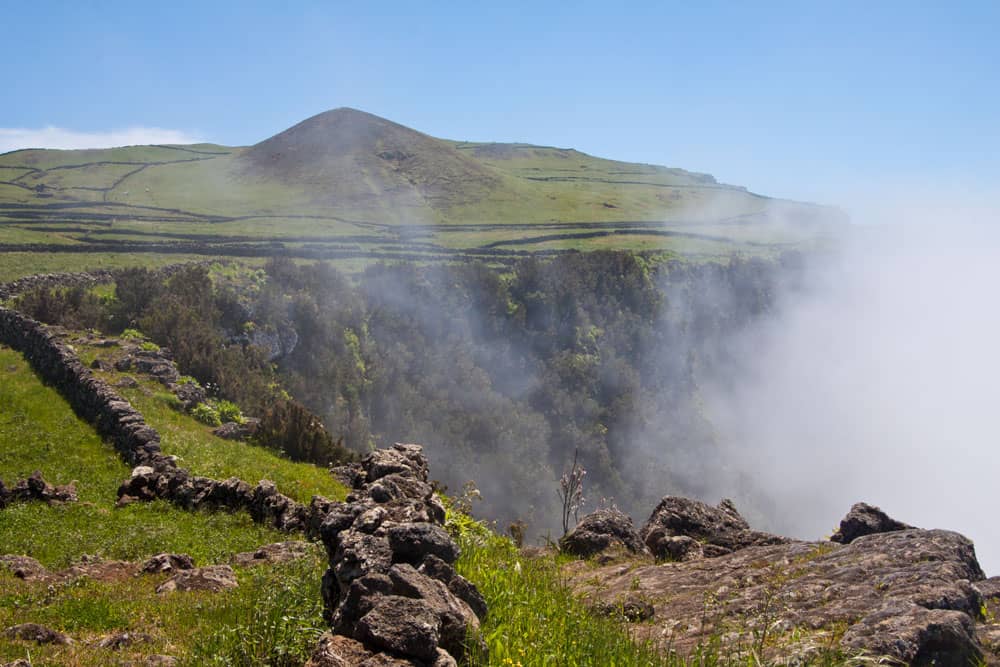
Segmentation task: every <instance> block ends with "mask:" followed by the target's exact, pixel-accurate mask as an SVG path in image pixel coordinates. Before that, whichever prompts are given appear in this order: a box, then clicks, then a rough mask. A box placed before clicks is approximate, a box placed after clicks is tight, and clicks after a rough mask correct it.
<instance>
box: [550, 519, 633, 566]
mask: <svg viewBox="0 0 1000 667" xmlns="http://www.w3.org/2000/svg"><path fill="white" fill-rule="evenodd" d="M613 546H618V547H619V548H621V549H624V550H626V551H628V552H630V553H633V554H639V553H643V552H644V551H645V545H644V544H643V542H642V538H641V537H639V532H638V531H637V530H636V529H635V525H634V524H633V523H632V517H630V516H629V515H627V514H625V513H624V512H622V511H620V510H617V509H600V510H597V511H596V512H591V513H590V514H588V515H587V516H585V517H583V519H581V520H580V523H578V524H577V525H576V527H575V528H573V530H571V531H570V532H568V533H567V534H566V535H564V536H563V538H562V539H560V540H559V548H560V549H561V550H562V551H564V552H566V553H569V554H573V555H574V556H580V557H581V558H589V557H591V556H594V555H596V554H599V553H601V552H603V551H606V550H607V549H610V548H612V547H613Z"/></svg>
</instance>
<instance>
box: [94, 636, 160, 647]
mask: <svg viewBox="0 0 1000 667" xmlns="http://www.w3.org/2000/svg"><path fill="white" fill-rule="evenodd" d="M152 641H153V638H152V637H151V636H150V635H147V634H145V633H142V632H116V633H114V634H112V635H108V636H107V637H105V638H104V639H101V640H100V641H98V642H97V646H98V647H100V648H106V649H111V650H112V651H118V650H121V649H123V648H128V647H130V646H134V645H135V644H148V643H150V642H152Z"/></svg>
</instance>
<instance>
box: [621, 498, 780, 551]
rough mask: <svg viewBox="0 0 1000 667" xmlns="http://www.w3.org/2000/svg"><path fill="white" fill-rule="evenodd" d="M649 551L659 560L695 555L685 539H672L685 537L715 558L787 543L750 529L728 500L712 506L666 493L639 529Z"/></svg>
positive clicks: (775, 536) (693, 549)
mask: <svg viewBox="0 0 1000 667" xmlns="http://www.w3.org/2000/svg"><path fill="white" fill-rule="evenodd" d="M640 536H641V537H642V540H643V542H644V543H645V544H646V546H647V547H648V548H649V550H650V551H651V552H652V554H653V555H654V556H655V557H656V558H659V559H661V560H675V559H677V555H678V554H681V560H691V559H692V558H695V557H697V554H698V550H697V549H696V548H695V547H694V546H693V545H692V544H691V543H690V542H688V541H686V540H685V541H682V542H678V541H677V540H673V539H672V538H676V537H688V538H692V539H693V540H696V541H697V542H698V543H699V544H700V546H701V555H703V556H705V557H717V556H722V555H725V554H729V553H732V552H734V551H739V550H740V549H746V548H747V547H754V546H763V545H768V544H786V543H788V542H791V541H792V540H789V539H788V538H785V537H779V536H778V535H771V534H770V533H764V532H761V531H757V530H752V529H751V528H750V525H749V524H748V523H747V522H746V519H744V518H743V517H742V516H740V513H739V512H738V511H737V510H736V506H735V505H733V503H732V501H731V500H723V501H722V502H721V503H719V505H718V507H712V506H711V505H707V504H705V503H703V502H701V501H700V500H692V499H690V498H681V497H678V496H667V497H665V498H663V500H661V501H660V503H659V504H658V505H657V506H656V509H654V510H653V513H652V514H651V515H650V517H649V520H648V521H646V524H645V525H644V526H643V527H642V531H641V532H640Z"/></svg>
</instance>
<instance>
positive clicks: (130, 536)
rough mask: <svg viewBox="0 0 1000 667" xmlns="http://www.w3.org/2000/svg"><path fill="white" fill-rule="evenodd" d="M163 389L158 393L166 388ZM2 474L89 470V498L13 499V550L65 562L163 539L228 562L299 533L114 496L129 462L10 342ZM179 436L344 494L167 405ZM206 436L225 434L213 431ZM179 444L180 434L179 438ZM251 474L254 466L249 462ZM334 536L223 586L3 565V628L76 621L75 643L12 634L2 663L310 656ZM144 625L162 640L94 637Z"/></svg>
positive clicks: (121, 553)
mask: <svg viewBox="0 0 1000 667" xmlns="http://www.w3.org/2000/svg"><path fill="white" fill-rule="evenodd" d="M153 400H154V401H155V399H153ZM0 406H2V410H0V442H2V443H3V447H2V448H0V478H3V479H4V480H5V481H7V482H8V483H9V482H13V480H14V479H15V478H18V477H24V476H26V475H28V474H30V473H31V472H33V471H34V470H40V471H41V472H42V474H43V476H44V477H45V479H46V480H47V481H49V482H51V483H54V484H65V483H68V482H71V481H76V483H77V491H78V494H79V497H80V499H79V502H75V503H67V504H65V505H59V506H49V505H46V504H43V503H24V504H20V503H19V504H15V505H12V506H10V507H8V508H6V509H4V510H0V545H2V546H0V553H12V554H23V555H28V556H32V557H34V558H37V559H38V560H40V561H41V562H42V563H43V564H44V565H46V566H47V567H49V568H52V569H61V568H65V567H67V566H68V565H70V564H72V563H73V562H75V561H77V560H78V559H79V558H80V557H81V556H82V555H84V554H86V555H91V556H100V557H103V558H106V559H124V560H132V561H139V560H142V559H144V558H146V557H149V556H151V555H154V554H157V553H161V552H163V551H172V552H178V553H187V554H189V555H191V556H192V557H193V558H194V559H195V564H196V565H208V564H212V563H225V562H228V561H229V560H230V559H231V557H232V555H233V554H234V553H237V552H243V551H252V550H254V549H256V548H257V547H259V546H260V545H262V544H267V543H270V542H275V541H280V540H286V539H294V536H289V535H287V534H285V533H279V532H277V531H274V530H271V529H268V528H264V527H261V526H258V525H255V524H253V522H252V521H251V520H250V518H249V516H248V515H247V514H246V513H238V514H228V513H225V512H218V513H208V512H187V511H184V510H181V509H179V508H176V507H174V506H172V505H170V504H168V503H165V502H154V503H133V504H131V505H128V506H126V507H123V508H115V507H114V503H115V500H116V493H115V492H116V490H117V488H118V485H119V483H120V482H121V481H122V480H123V479H125V478H126V477H127V476H128V474H129V468H128V467H127V466H126V465H124V464H123V463H122V462H121V461H120V460H119V458H118V456H117V454H116V453H115V451H114V450H113V448H112V447H111V446H110V445H108V444H106V443H104V442H102V441H101V439H100V438H99V437H98V436H97V435H96V434H95V433H94V431H93V429H92V427H91V426H90V425H89V424H86V423H85V422H83V421H82V420H80V419H78V418H77V417H76V416H75V415H74V414H73V413H72V411H71V409H70V407H69V405H68V404H67V403H66V402H65V401H64V400H63V399H62V397H61V396H60V395H59V394H58V393H57V392H56V391H55V390H54V389H52V388H51V387H48V386H45V385H44V384H43V383H42V382H41V381H39V380H38V378H37V377H36V376H35V375H34V373H33V372H32V371H31V369H30V367H29V366H28V364H27V362H26V361H25V360H24V358H23V357H22V356H21V355H20V354H18V353H16V352H14V351H13V350H10V349H8V348H5V347H0ZM164 417H165V420H164V422H163V423H164V425H165V426H166V427H167V429H168V431H169V432H170V434H171V435H170V437H171V438H172V439H174V440H175V441H176V440H183V441H184V443H185V444H184V446H187V447H188V448H189V449H190V453H189V456H190V458H191V459H192V460H194V461H195V462H198V461H200V460H201V457H212V456H216V455H218V454H219V452H220V451H221V449H223V448H225V447H228V448H229V449H230V450H232V453H225V454H224V456H223V458H224V459H225V462H224V464H222V465H221V466H220V469H221V470H224V471H227V472H228V471H230V470H231V471H233V472H236V473H245V472H246V471H247V470H250V471H258V472H259V471H264V470H268V471H270V472H275V473H277V474H273V475H271V477H272V478H278V479H279V488H281V485H282V484H284V485H285V486H286V487H288V488H290V489H292V490H293V491H295V492H297V493H298V494H299V495H305V494H306V493H307V492H309V491H312V490H317V491H323V492H325V493H327V494H328V495H332V496H338V497H342V496H343V489H342V488H341V487H340V485H339V484H337V483H336V482H333V481H332V479H331V478H330V476H329V474H328V473H326V471H324V470H320V469H319V468H315V467H314V466H302V465H300V464H292V463H289V462H287V461H282V460H276V457H274V456H273V454H271V453H270V452H266V451H264V450H260V449H259V448H255V447H249V446H247V445H242V444H239V443H224V442H223V441H219V442H211V443H210V444H207V445H205V444H203V443H202V444H200V443H199V442H197V441H198V439H199V438H203V436H204V433H203V431H202V430H201V428H200V426H199V425H197V424H196V423H194V422H193V420H191V419H190V418H189V417H184V416H181V415H169V414H165V415H164ZM203 439H205V440H214V439H211V438H203ZM179 446H180V444H179ZM241 476H245V475H241ZM321 551H322V550H320V549H316V551H315V553H314V555H313V556H311V557H308V558H306V559H303V560H302V561H299V562H296V563H291V564H284V565H275V566H261V567H257V568H253V569H248V570H237V576H238V580H239V583H240V586H239V588H237V589H234V590H232V591H227V592H224V593H174V594H169V595H157V594H156V593H155V588H156V586H157V585H158V584H159V583H160V582H161V581H162V580H163V579H164V575H157V576H139V577H129V578H126V579H124V580H120V581H95V580H90V579H77V580H75V581H66V582H60V583H54V584H49V583H47V582H25V581H22V580H20V579H17V578H15V577H13V576H12V575H11V574H10V573H9V572H7V571H6V570H0V628H6V627H9V626H11V625H14V624H18V623H29V622H31V623H42V624H44V625H47V626H50V627H53V628H55V629H57V630H60V631H62V632H66V633H68V634H69V635H70V636H71V637H72V638H73V639H75V640H76V643H75V644H73V645H72V646H69V647H59V646H36V645H35V644H33V643H31V644H26V643H24V642H19V641H13V640H6V639H3V638H0V663H6V662H7V661H12V660H15V659H17V658H30V659H31V661H32V664H33V665H39V666H40V665H80V666H84V665H87V666H89V665H121V664H123V661H128V660H135V661H136V664H139V663H141V661H142V659H143V657H144V656H148V655H152V654H157V653H160V654H168V655H173V656H177V657H178V658H180V660H181V664H183V665H191V666H195V665H198V666H200V665H212V664H218V665H246V666H250V665H264V664H270V665H281V666H284V665H289V666H290V665H301V664H302V663H303V662H304V659H305V657H306V655H307V654H308V651H309V650H310V649H311V648H312V646H313V645H314V643H315V640H316V637H317V636H318V634H319V633H320V631H321V630H322V620H321V618H320V604H321V603H320V596H319V581H320V578H321V576H322V573H323V571H324V569H325V559H324V558H323V556H322V553H321ZM123 631H128V632H141V633H146V634H149V635H151V636H152V642H151V643H143V644H137V645H135V646H133V647H131V648H126V649H123V650H121V651H111V650H108V649H100V648H97V647H96V646H94V645H93V642H94V641H95V640H98V639H100V638H101V637H103V636H106V635H108V634H110V633H112V632H123Z"/></svg>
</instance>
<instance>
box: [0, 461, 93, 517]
mask: <svg viewBox="0 0 1000 667" xmlns="http://www.w3.org/2000/svg"><path fill="white" fill-rule="evenodd" d="M32 500H38V501H41V502H45V503H49V504H50V505H53V504H57V503H71V502H76V500H77V497H76V484H75V483H73V482H70V483H69V484H65V485H62V486H53V485H51V484H49V483H48V482H46V481H45V480H44V479H42V473H41V472H39V471H38V470H36V471H35V472H34V473H32V474H31V476H30V477H28V478H27V479H19V480H17V482H15V483H14V486H12V487H10V488H7V487H6V486H5V485H4V483H3V480H2V479H0V509H3V508H4V507H6V506H7V505H10V504H11V503H15V502H29V501H32Z"/></svg>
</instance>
